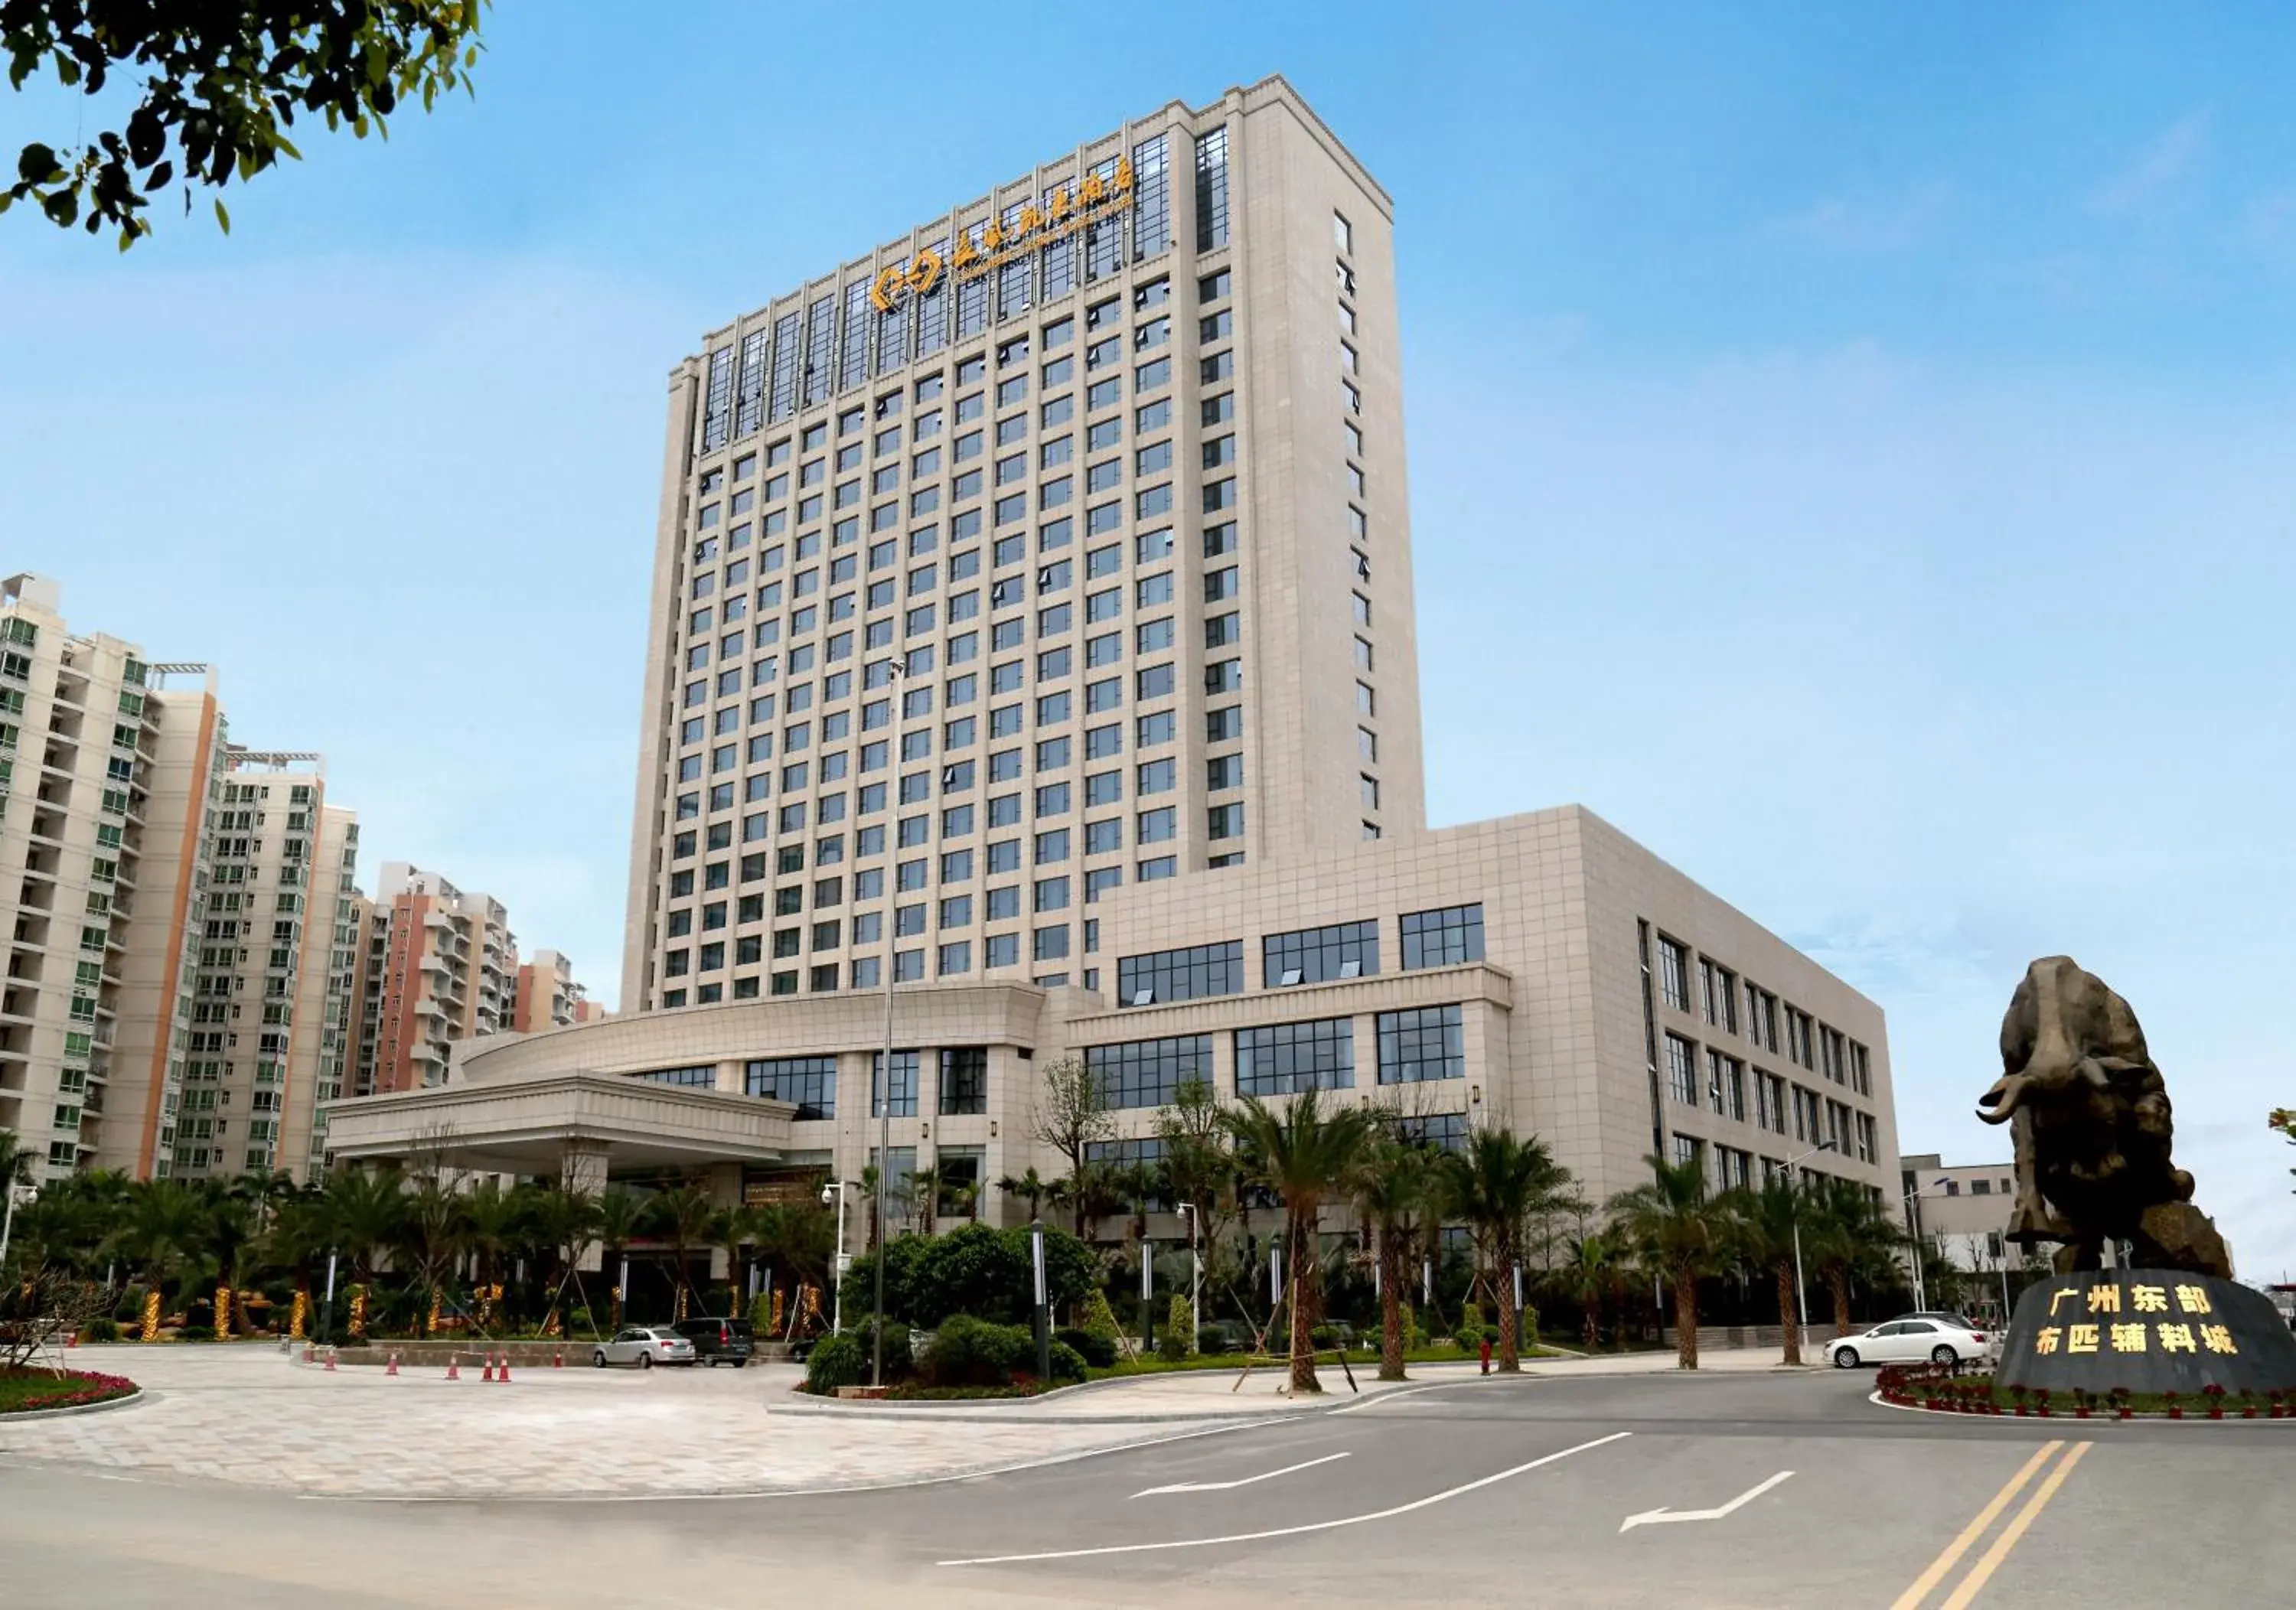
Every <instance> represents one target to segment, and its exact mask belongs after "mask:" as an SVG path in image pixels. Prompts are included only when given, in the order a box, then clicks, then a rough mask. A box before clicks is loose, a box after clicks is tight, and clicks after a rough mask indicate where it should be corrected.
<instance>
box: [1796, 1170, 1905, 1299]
mask: <svg viewBox="0 0 2296 1610" xmlns="http://www.w3.org/2000/svg"><path fill="white" fill-rule="evenodd" d="M1812 1183H1813V1187H1814V1189H1811V1190H1810V1192H1809V1195H1808V1198H1807V1202H1808V1205H1807V1207H1806V1208H1805V1210H1804V1215H1803V1218H1802V1230H1801V1234H1802V1246H1803V1251H1804V1252H1805V1254H1807V1255H1808V1257H1809V1259H1810V1261H1811V1262H1813V1263H1816V1265H1817V1267H1818V1271H1819V1272H1820V1273H1822V1274H1824V1275H1825V1284H1826V1287H1827V1289H1828V1290H1829V1291H1830V1292H1831V1293H1832V1294H1833V1334H1834V1335H1835V1336H1848V1335H1849V1281H1850V1277H1851V1276H1852V1275H1859V1276H1864V1277H1866V1279H1867V1280H1868V1283H1869V1284H1872V1283H1877V1282H1878V1281H1879V1280H1882V1279H1888V1278H1889V1276H1890V1273H1891V1272H1892V1271H1894V1269H1895V1267H1896V1260H1897V1254H1898V1248H1899V1247H1901V1246H1904V1245H1905V1244H1906V1235H1905V1232H1904V1231H1903V1230H1899V1229H1898V1226H1897V1224H1896V1223H1895V1222H1893V1221H1892V1220H1891V1219H1890V1215H1889V1214H1888V1213H1887V1212H1886V1211H1885V1210H1884V1209H1883V1208H1882V1205H1881V1204H1880V1203H1878V1202H1876V1201H1874V1198H1873V1197H1872V1196H1870V1195H1869V1194H1867V1192H1866V1188H1865V1187H1864V1186H1862V1185H1859V1184H1857V1183H1855V1182H1854V1181H1849V1180H1826V1181H1822V1182H1818V1181H1813V1182H1812Z"/></svg>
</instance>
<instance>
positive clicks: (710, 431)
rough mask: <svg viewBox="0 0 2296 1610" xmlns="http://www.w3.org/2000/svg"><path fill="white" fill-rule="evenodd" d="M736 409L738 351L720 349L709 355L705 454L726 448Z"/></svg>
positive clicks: (703, 410) (704, 405)
mask: <svg viewBox="0 0 2296 1610" xmlns="http://www.w3.org/2000/svg"><path fill="white" fill-rule="evenodd" d="M733 407H734V349H733V348H732V347H719V348H718V349H717V351H715V352H713V353H711V354H710V355H709V388H708V390H707V392H706V393H705V394H704V396H703V398H702V404H701V451H702V452H704V453H707V452H709V450H710V449H711V448H713V447H723V446H724V445H726V427H727V425H729V424H730V423H731V422H732V419H733Z"/></svg>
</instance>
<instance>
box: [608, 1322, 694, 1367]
mask: <svg viewBox="0 0 2296 1610" xmlns="http://www.w3.org/2000/svg"><path fill="white" fill-rule="evenodd" d="M693 1356H694V1355H693V1343H692V1342H690V1341H688V1340H687V1339H686V1338H685V1337H684V1336H680V1335H678V1334H677V1332H676V1331H675V1330H672V1329H671V1328H669V1327H668V1326H667V1325H625V1326H624V1327H622V1328H621V1329H619V1330H618V1331H616V1332H615V1333H614V1339H613V1340H612V1341H611V1342H602V1343H600V1344H598V1345H597V1346H596V1347H595V1348H594V1349H592V1350H591V1353H590V1362H592V1363H593V1364H595V1365H596V1366H597V1367H598V1368H599V1369H604V1368H605V1367H606V1366H607V1365H609V1364H635V1365H636V1366H637V1367H638V1368H639V1369H652V1368H653V1367H654V1366H655V1365H656V1364H691V1363H693Z"/></svg>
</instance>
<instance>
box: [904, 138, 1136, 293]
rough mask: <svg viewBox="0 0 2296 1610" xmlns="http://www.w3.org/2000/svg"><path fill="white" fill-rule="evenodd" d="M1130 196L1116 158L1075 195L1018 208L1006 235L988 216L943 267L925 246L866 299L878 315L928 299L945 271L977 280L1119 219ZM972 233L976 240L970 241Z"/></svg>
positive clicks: (965, 234)
mask: <svg viewBox="0 0 2296 1610" xmlns="http://www.w3.org/2000/svg"><path fill="white" fill-rule="evenodd" d="M1131 194H1132V159H1130V158H1129V157H1119V158H1118V159H1116V171H1115V172H1114V173H1113V174H1111V175H1110V176H1108V177H1106V178H1104V179H1103V177H1101V176H1100V175H1099V174H1097V173H1089V174H1087V175H1086V176H1084V183H1083V184H1079V185H1078V186H1077V188H1076V192H1075V193H1074V194H1073V195H1071V194H1070V192H1069V190H1068V187H1067V186H1065V185H1063V186H1062V187H1061V188H1060V189H1058V190H1056V191H1054V192H1053V193H1052V194H1051V195H1050V196H1049V197H1047V198H1046V200H1045V204H1044V205H1043V206H1042V207H1039V206H1037V204H1036V203H1035V202H1033V201H1032V202H1030V203H1029V204H1028V205H1027V206H1025V207H1023V208H1021V210H1020V213H1019V215H1018V216H1017V217H1014V218H1013V226H1012V228H1010V229H1009V230H1008V229H1007V228H1005V225H1004V224H1003V223H1002V222H1000V221H999V220H997V219H996V218H993V217H992V218H990V219H989V220H988V224H987V225H981V226H977V227H976V229H968V230H964V231H961V232H959V233H958V235H957V238H956V249H955V251H954V252H952V253H950V254H949V258H948V261H947V262H946V263H943V262H942V261H941V257H940V253H939V252H937V251H935V250H934V249H932V248H931V247H930V246H928V247H926V248H925V249H923V250H922V251H921V252H919V253H917V255H916V257H914V259H913V260H912V261H911V262H910V263H909V264H908V265H907V266H906V267H903V266H892V267H888V268H886V269H884V270H883V271H882V272H881V273H880V274H878V275H877V278H876V282H874V283H873V284H872V285H871V286H870V287H869V300H870V301H871V302H872V303H873V304H875V306H876V308H877V311H878V312H880V313H890V312H892V311H893V309H894V308H895V307H896V306H899V304H900V301H901V298H903V297H905V296H920V297H922V296H929V295H931V292H932V289H933V287H934V286H936V285H938V284H939V283H940V278H941V275H942V274H943V273H944V272H946V273H948V274H955V276H956V278H957V279H958V280H959V281H964V280H974V279H979V278H980V276H981V275H982V274H988V273H990V272H992V271H993V270H995V269H997V268H999V267H1002V266H1004V265H1005V264H1007V263H1010V262H1012V261H1013V260H1014V259H1015V258H1017V257H1020V256H1021V254H1022V253H1024V252H1029V251H1033V250H1035V249H1037V248H1038V247H1040V246H1049V245H1051V244H1052V243H1053V242H1054V241H1057V240H1060V239H1062V238H1063V237H1064V236H1067V235H1071V234H1074V233H1076V232H1077V231H1078V230H1079V229H1083V228H1085V227H1086V226H1087V225H1092V224H1097V223H1101V222H1103V220H1105V219H1107V218H1110V217H1118V216H1120V215H1119V208H1121V207H1122V205H1123V204H1124V202H1125V201H1126V200H1128V198H1129V197H1130V196H1131ZM975 233H978V234H979V236H980V239H979V241H975V240H974V239H973V236H974V234H975Z"/></svg>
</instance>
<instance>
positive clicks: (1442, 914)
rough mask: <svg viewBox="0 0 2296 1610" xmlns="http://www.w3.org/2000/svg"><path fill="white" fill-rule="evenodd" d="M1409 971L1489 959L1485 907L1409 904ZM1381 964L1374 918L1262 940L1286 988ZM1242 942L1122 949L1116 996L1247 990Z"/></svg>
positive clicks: (1370, 970) (1405, 930) (1143, 998)
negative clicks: (1132, 952)
mask: <svg viewBox="0 0 2296 1610" xmlns="http://www.w3.org/2000/svg"><path fill="white" fill-rule="evenodd" d="M1400 927H1401V929H1402V934H1403V966H1404V968H1405V970H1406V971H1414V970H1416V969H1419V968H1431V967H1452V966H1456V965H1459V964H1461V963H1463V962H1469V961H1480V960H1482V959H1483V908H1482V905H1481V903H1480V902H1478V903H1474V904H1472V905H1458V906H1442V907H1439V908H1437V909H1435V910H1433V911H1406V912H1405V913H1404V914H1403V917H1402V919H1401V921H1400ZM1379 970H1380V957H1379V923H1378V921H1377V920H1376V919H1361V920H1357V921H1354V922H1343V923H1333V924H1329V925H1327V926H1324V927H1322V928H1300V929H1297V930H1294V931H1292V932H1291V933H1284V934H1270V935H1267V936H1264V937H1263V938H1262V940H1261V941H1260V982H1261V986H1262V987H1263V988H1267V989H1281V988H1285V987H1288V986H1291V985H1301V984H1320V983H1324V982H1325V981H1327V980H1331V979H1340V978H1367V977H1375V976H1376V975H1377V974H1378V972H1379ZM1243 989H1244V981H1243V944H1242V941H1241V940H1228V941H1226V942H1225V943H1223V944H1200V945H1190V946H1188V947H1186V948H1185V949H1182V950H1177V951H1154V952H1147V953H1145V954H1142V955H1137V956H1126V957H1121V958H1119V960H1118V962H1117V1004H1118V1005H1119V1006H1150V1005H1154V1004H1156V1003H1158V1002H1171V1001H1193V1000H1199V999H1201V998H1203V997H1206V996H1214V995H1235V994H1241V993H1243Z"/></svg>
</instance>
